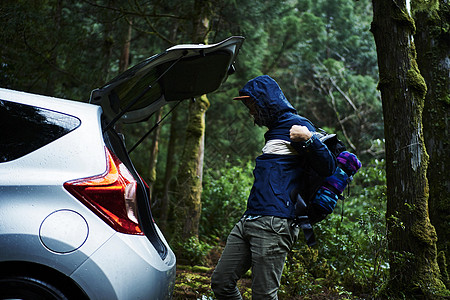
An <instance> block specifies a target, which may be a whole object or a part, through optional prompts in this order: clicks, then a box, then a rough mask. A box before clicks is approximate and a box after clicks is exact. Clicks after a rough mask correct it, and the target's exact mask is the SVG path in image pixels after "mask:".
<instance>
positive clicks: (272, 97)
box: [239, 75, 297, 127]
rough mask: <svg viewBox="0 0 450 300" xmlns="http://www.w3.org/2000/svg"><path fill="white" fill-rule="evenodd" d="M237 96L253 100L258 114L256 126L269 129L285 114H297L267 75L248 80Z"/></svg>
mask: <svg viewBox="0 0 450 300" xmlns="http://www.w3.org/2000/svg"><path fill="white" fill-rule="evenodd" d="M239 94H240V95H242V96H243V95H247V96H250V97H252V98H253V99H255V101H256V105H257V109H258V113H259V114H258V116H257V117H255V123H256V124H258V125H263V126H266V127H271V126H273V124H274V123H275V122H276V121H278V120H279V119H280V117H281V116H282V115H284V114H285V113H288V112H289V113H294V114H296V113H297V111H296V110H295V108H294V107H293V106H292V105H291V104H290V103H289V101H288V100H287V99H286V97H285V96H284V94H283V91H282V90H281V88H280V87H279V86H278V83H277V82H276V81H275V80H274V79H273V78H271V77H270V76H268V75H262V76H258V77H256V78H254V79H252V80H250V81H249V82H247V83H246V84H245V86H244V87H243V88H242V89H241V90H240V91H239Z"/></svg>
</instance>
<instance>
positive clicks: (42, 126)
mask: <svg viewBox="0 0 450 300" xmlns="http://www.w3.org/2000/svg"><path fill="white" fill-rule="evenodd" d="M80 124H81V121H80V120H79V119H78V118H76V117H74V116H70V115H67V114H63V113H60V112H55V111H51V110H48V109H44V108H39V107H35V106H31V105H25V104H20V103H15V102H10V101H5V100H0V163H2V162H7V161H11V160H14V159H17V158H19V157H22V156H24V155H26V154H28V153H31V152H33V151H35V150H37V149H39V148H41V147H43V146H45V145H47V144H49V143H51V142H53V141H55V140H57V139H59V138H60V137H62V136H64V135H65V134H67V133H69V132H70V131H72V130H74V129H75V128H77V127H78V126H80Z"/></svg>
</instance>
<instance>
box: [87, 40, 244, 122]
mask: <svg viewBox="0 0 450 300" xmlns="http://www.w3.org/2000/svg"><path fill="white" fill-rule="evenodd" d="M243 40H244V38H243V37H230V38H228V39H226V40H224V41H222V42H220V43H217V44H213V45H177V46H174V47H171V48H169V49H167V50H166V51H165V52H163V53H161V54H158V55H155V56H152V57H150V58H148V59H146V60H144V61H142V62H141V63H139V64H137V65H135V66H134V67H132V68H130V69H128V70H127V71H125V72H124V73H122V74H120V75H119V76H117V77H116V78H114V79H113V80H111V81H110V82H109V83H107V84H105V85H104V86H103V87H102V88H99V89H96V90H94V91H92V94H91V98H90V102H91V103H94V104H99V105H101V106H102V107H103V111H104V113H105V115H106V117H107V118H108V120H109V121H112V120H113V119H114V118H115V117H116V116H118V115H119V114H123V116H121V121H122V122H124V123H133V122H139V121H142V120H145V119H147V118H148V117H149V116H150V115H151V114H153V113H154V112H155V111H156V110H158V109H159V108H160V107H162V106H163V105H165V104H167V103H169V102H170V101H179V100H185V99H190V98H193V97H196V96H200V95H202V94H206V93H210V92H213V91H215V90H216V89H218V88H219V87H220V85H221V84H222V83H223V82H224V81H225V80H226V78H227V75H228V72H229V70H230V67H231V66H232V64H233V63H234V60H235V58H236V56H237V54H238V52H239V49H240V47H241V45H242V43H243Z"/></svg>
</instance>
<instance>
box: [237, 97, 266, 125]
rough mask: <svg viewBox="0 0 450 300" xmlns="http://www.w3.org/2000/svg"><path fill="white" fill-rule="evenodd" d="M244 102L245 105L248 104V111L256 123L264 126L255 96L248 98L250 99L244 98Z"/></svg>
mask: <svg viewBox="0 0 450 300" xmlns="http://www.w3.org/2000/svg"><path fill="white" fill-rule="evenodd" d="M242 102H243V103H244V105H245V106H247V108H248V112H249V113H250V115H251V116H252V117H253V120H254V121H255V124H256V125H258V126H262V123H261V120H260V119H261V118H260V117H259V111H258V107H257V105H256V102H255V100H254V99H253V98H248V99H244V100H242Z"/></svg>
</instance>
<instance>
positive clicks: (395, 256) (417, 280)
mask: <svg viewBox="0 0 450 300" xmlns="http://www.w3.org/2000/svg"><path fill="white" fill-rule="evenodd" d="M373 12H374V16H373V17H374V19H373V23H372V28H371V31H372V33H373V35H374V37H375V43H376V46H377V55H378V67H379V73H380V81H379V85H378V87H379V89H380V91H381V98H382V103H383V116H384V123H385V126H384V128H385V138H386V180H387V211H386V218H387V228H388V248H389V250H390V253H391V254H390V258H389V262H390V273H389V275H390V277H389V281H388V283H387V285H386V286H385V290H384V293H385V296H387V297H390V298H400V297H403V296H405V297H406V298H407V299H408V298H413V297H422V296H424V295H425V296H426V297H431V298H433V297H435V296H437V295H439V294H440V293H442V292H443V291H444V290H445V286H444V285H443V283H442V281H441V280H439V268H438V265H437V260H436V239H437V237H436V232H435V229H434V227H433V226H432V225H431V223H430V219H429V216H428V182H427V178H426V172H427V165H428V155H427V153H426V150H425V143H424V139H423V130H422V109H423V105H424V98H425V94H426V91H427V87H426V84H425V81H424V79H423V77H422V76H421V74H420V72H419V69H418V66H417V63H416V53H415V48H414V44H413V42H412V34H413V33H414V30H415V24H414V20H413V19H412V18H411V17H410V16H409V13H408V12H407V10H406V3H405V1H404V0H398V1H393V0H373Z"/></svg>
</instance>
